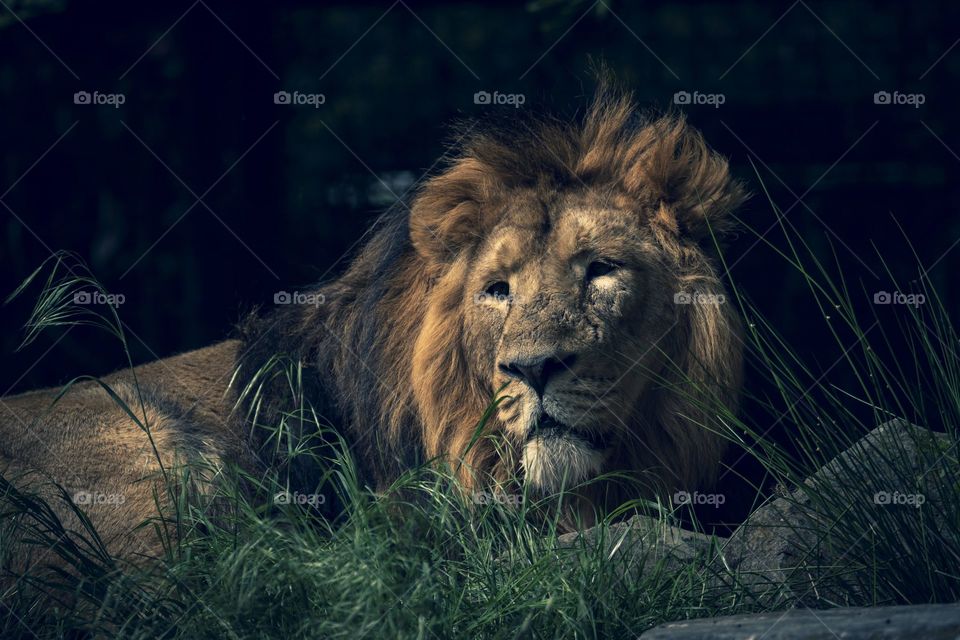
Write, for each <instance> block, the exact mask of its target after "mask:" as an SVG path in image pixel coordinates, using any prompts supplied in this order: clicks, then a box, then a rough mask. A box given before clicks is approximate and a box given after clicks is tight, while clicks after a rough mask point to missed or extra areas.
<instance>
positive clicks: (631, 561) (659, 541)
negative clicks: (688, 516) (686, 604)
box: [557, 516, 714, 571]
mask: <svg viewBox="0 0 960 640" xmlns="http://www.w3.org/2000/svg"><path fill="white" fill-rule="evenodd" d="M557 541H558V542H559V544H560V547H561V548H578V547H581V546H586V547H590V548H594V547H597V546H599V545H602V546H603V549H604V553H605V554H606V555H607V557H608V558H609V559H610V560H611V561H613V562H618V563H620V566H621V567H622V568H624V569H626V570H630V571H643V570H644V569H647V568H649V567H651V566H652V565H654V564H657V563H660V562H663V563H664V566H666V567H670V566H677V565H679V564H682V563H684V562H686V561H689V560H691V559H692V558H694V557H696V556H698V555H701V554H705V553H707V552H708V551H709V550H710V548H711V545H712V544H713V543H714V538H713V537H711V536H707V535H704V534H701V533H696V532H694V531H687V530H686V529H681V528H679V527H672V526H670V525H667V524H665V523H664V522H662V521H660V520H657V519H656V518H649V517H647V516H634V517H632V518H630V519H629V520H627V521H626V522H618V523H615V524H612V525H610V526H608V527H606V528H601V527H594V528H592V529H587V530H586V531H584V532H583V533H568V534H565V535H562V536H560V537H559V538H558V539H557Z"/></svg>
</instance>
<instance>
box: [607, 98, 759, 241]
mask: <svg viewBox="0 0 960 640" xmlns="http://www.w3.org/2000/svg"><path fill="white" fill-rule="evenodd" d="M638 138H639V141H638V142H640V145H638V146H639V148H637V147H635V150H636V151H637V153H636V154H635V155H634V158H635V162H633V163H631V165H632V166H631V167H630V169H629V170H628V171H627V173H626V175H625V176H624V184H625V186H626V187H627V189H628V190H641V191H648V192H649V191H652V192H653V195H654V197H655V198H656V199H657V200H658V201H659V208H658V211H657V212H656V213H655V215H654V220H655V222H658V223H660V224H663V225H666V226H668V227H671V228H672V229H673V230H674V231H676V232H677V233H678V234H680V235H682V236H686V237H689V238H692V239H693V240H695V241H698V242H699V241H708V242H709V240H710V237H711V234H712V235H713V236H718V237H722V236H723V235H724V234H725V233H726V232H727V231H728V230H729V229H730V227H731V226H733V225H732V221H731V220H730V216H729V214H730V212H731V211H733V210H734V209H736V208H737V207H738V206H739V205H740V204H742V203H743V201H744V200H745V199H746V198H747V193H746V191H745V189H744V188H743V185H742V184H741V183H740V182H738V181H737V180H735V179H734V178H733V177H732V176H731V175H730V167H729V164H728V163H727V159H726V158H724V157H723V156H722V155H720V154H719V153H716V152H715V151H712V150H711V149H710V148H709V147H708V146H707V144H706V143H705V142H704V141H703V137H702V136H701V135H700V132H699V131H697V130H696V129H694V128H693V127H691V126H689V125H688V124H687V123H686V119H685V118H684V117H683V116H676V117H674V116H666V117H663V118H660V119H659V120H656V121H654V122H652V123H650V124H648V125H647V126H646V127H645V128H644V130H643V131H642V132H641V134H640V135H639V136H638Z"/></svg>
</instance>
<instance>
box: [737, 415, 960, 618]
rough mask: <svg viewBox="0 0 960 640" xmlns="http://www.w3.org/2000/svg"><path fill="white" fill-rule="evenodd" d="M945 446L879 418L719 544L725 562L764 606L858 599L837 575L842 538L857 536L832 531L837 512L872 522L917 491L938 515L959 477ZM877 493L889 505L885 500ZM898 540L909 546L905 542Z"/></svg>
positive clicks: (851, 555)
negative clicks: (868, 512)
mask: <svg viewBox="0 0 960 640" xmlns="http://www.w3.org/2000/svg"><path fill="white" fill-rule="evenodd" d="M949 445H950V438H949V436H947V435H946V434H941V433H934V432H931V431H929V430H927V429H923V428H921V427H917V426H914V425H911V424H909V423H907V422H906V421H903V420H892V421H890V422H887V423H884V424H883V425H881V426H879V427H877V428H876V429H874V430H873V431H871V432H870V433H869V434H867V435H866V436H865V437H863V438H862V439H861V440H859V441H858V442H856V443H855V444H854V445H853V446H851V447H850V448H849V449H848V450H847V451H845V452H843V453H842V454H840V455H839V456H837V457H836V458H834V459H833V460H832V461H831V462H829V463H828V464H826V465H824V466H823V467H822V468H821V469H819V470H818V471H817V472H816V473H814V474H813V475H811V476H810V477H809V478H807V479H806V481H805V482H804V483H803V486H801V487H798V488H797V489H795V490H794V491H792V492H789V493H786V494H785V495H782V496H781V497H777V498H775V499H773V500H770V501H768V502H767V503H765V504H764V505H762V506H761V507H759V508H758V509H757V510H756V511H754V512H753V513H752V514H751V515H750V517H749V518H748V519H747V521H746V522H744V523H743V524H742V525H741V526H740V527H739V528H738V529H737V530H736V531H735V532H734V533H733V535H731V537H730V538H729V540H727V541H725V542H724V543H722V544H721V549H722V554H723V558H724V560H725V564H726V566H728V567H730V568H731V569H732V570H733V572H734V573H735V574H736V576H735V579H736V581H738V582H740V583H741V584H745V585H748V586H749V587H750V590H751V591H752V592H753V593H754V594H755V595H756V596H757V597H758V598H760V599H761V601H762V602H764V603H765V604H767V605H768V606H776V605H779V604H789V603H793V602H800V603H804V602H807V603H810V602H820V601H823V600H831V601H833V602H841V603H842V602H844V601H849V599H854V600H856V599H858V598H857V597H858V595H859V594H858V593H857V590H856V587H855V586H854V585H851V584H849V583H845V582H844V581H843V580H842V579H841V578H840V576H842V574H843V573H844V562H845V561H846V562H848V563H853V561H854V560H855V559H856V558H857V557H858V554H857V551H858V550H857V549H851V548H850V544H849V542H850V540H851V539H852V538H853V539H856V538H858V537H860V535H861V533H860V532H857V533H856V535H851V532H850V531H848V530H843V528H842V527H841V530H840V531H839V532H838V533H839V534H840V535H831V533H830V532H832V531H834V530H835V529H836V525H837V514H842V513H844V512H845V511H846V510H848V509H850V508H857V509H863V508H866V509H875V510H877V520H878V521H879V520H880V518H881V516H882V513H881V511H882V510H883V509H906V508H918V507H916V506H912V505H909V504H896V503H895V501H896V500H898V499H899V498H900V497H904V496H905V497H906V498H907V500H911V499H912V500H914V501H916V500H917V498H916V497H917V496H918V495H922V496H923V498H922V500H923V502H924V504H923V505H922V508H923V509H925V513H929V514H931V516H930V517H932V518H934V519H937V518H941V513H942V509H940V508H939V506H938V503H939V504H942V500H941V497H940V494H941V492H942V491H943V490H945V489H948V488H950V487H955V486H957V482H958V481H960V472H958V469H957V467H956V464H955V461H953V460H952V459H951V457H950V456H949V455H944V454H945V453H948V450H949ZM921 489H922V491H921ZM878 496H886V497H887V499H888V500H893V501H894V504H884V502H883V498H882V497H881V498H878ZM824 532H826V533H824ZM867 533H868V532H867V531H863V532H862V535H863V536H864V537H865V536H866V535H867ZM899 544H901V545H902V546H903V548H904V549H909V548H910V546H911V541H910V540H902V541H899ZM731 582H732V580H731Z"/></svg>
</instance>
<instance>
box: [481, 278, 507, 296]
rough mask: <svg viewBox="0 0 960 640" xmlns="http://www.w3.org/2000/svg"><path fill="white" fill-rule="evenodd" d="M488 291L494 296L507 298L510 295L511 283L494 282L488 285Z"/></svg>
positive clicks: (488, 293) (489, 294)
mask: <svg viewBox="0 0 960 640" xmlns="http://www.w3.org/2000/svg"><path fill="white" fill-rule="evenodd" d="M486 293H487V295H488V296H493V297H494V298H506V297H507V296H509V295H510V285H509V284H507V283H506V282H502V281H501V282H494V283H493V284H491V285H490V286H489V287H487V290H486Z"/></svg>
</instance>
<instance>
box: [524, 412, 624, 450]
mask: <svg viewBox="0 0 960 640" xmlns="http://www.w3.org/2000/svg"><path fill="white" fill-rule="evenodd" d="M534 438H539V439H544V440H548V439H551V438H558V439H566V440H574V441H577V442H578V443H579V444H582V445H584V446H586V447H588V448H590V449H594V450H597V451H602V450H603V449H606V448H607V447H609V446H610V442H609V438H607V437H606V436H604V435H600V434H598V433H590V432H586V431H580V430H579V429H574V428H573V427H570V426H568V425H565V424H563V423H561V422H558V421H557V420H555V419H554V418H553V417H551V416H549V415H547V414H546V413H545V414H543V415H542V416H541V417H540V419H539V420H538V421H537V424H536V425H535V426H533V427H531V428H530V431H529V432H528V433H527V442H530V441H531V440H533V439H534Z"/></svg>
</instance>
